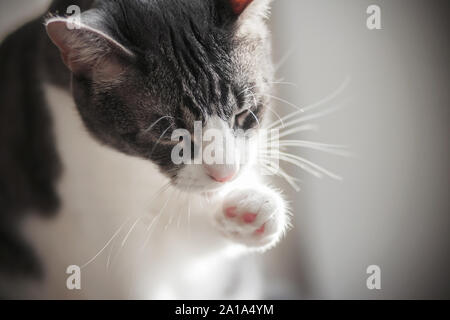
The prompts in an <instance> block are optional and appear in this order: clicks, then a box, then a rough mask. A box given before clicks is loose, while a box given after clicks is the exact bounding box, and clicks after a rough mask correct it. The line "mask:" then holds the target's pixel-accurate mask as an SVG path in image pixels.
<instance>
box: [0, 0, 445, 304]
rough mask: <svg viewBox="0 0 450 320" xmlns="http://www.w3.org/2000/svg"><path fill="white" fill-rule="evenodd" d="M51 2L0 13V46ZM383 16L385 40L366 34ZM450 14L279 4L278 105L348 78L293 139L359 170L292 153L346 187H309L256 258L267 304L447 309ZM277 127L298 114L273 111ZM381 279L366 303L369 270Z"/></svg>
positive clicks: (355, 3)
mask: <svg viewBox="0 0 450 320" xmlns="http://www.w3.org/2000/svg"><path fill="white" fill-rule="evenodd" d="M48 2H49V1H47V0H34V1H28V0H15V1H5V0H1V1H0V37H3V36H5V35H6V34H8V33H9V32H10V31H12V30H14V29H15V28H16V27H18V26H20V25H21V24H22V23H24V22H25V21H26V20H27V19H30V18H32V17H34V16H35V15H37V14H39V13H40V12H43V11H44V10H45V8H46V6H47V4H48ZM372 4H376V5H378V6H379V7H380V8H381V23H382V29H381V30H369V29H368V28H367V25H366V20H367V18H368V16H369V15H368V14H367V13H366V10H367V8H368V7H369V5H372ZM449 12H450V11H449V5H448V1H427V0H422V1H417V0H396V1H388V0H386V1H381V0H373V1H365V0H345V1H338V0H320V1H318V0H295V1H294V0H276V1H275V2H274V4H273V12H272V19H271V22H270V24H271V29H272V32H273V43H274V59H275V61H276V62H277V63H279V69H278V72H277V77H278V80H279V81H283V82H291V83H295V86H294V85H290V84H278V85H277V86H276V89H277V90H276V96H277V97H280V98H281V99H283V100H286V101H289V102H290V103H292V104H295V105H297V106H299V107H307V106H308V105H310V104H312V103H315V102H317V101H320V100H322V99H324V98H326V97H328V96H329V95H330V94H332V93H333V92H335V91H336V89H337V88H339V87H341V86H342V84H343V83H344V82H345V81H346V80H347V79H351V81H350V83H349V84H348V86H346V88H345V90H344V91H343V92H342V93H341V94H340V95H339V96H338V97H337V98H336V99H335V100H333V102H332V103H328V104H326V105H325V106H323V107H322V109H319V110H317V111H318V112H319V111H321V110H327V108H333V107H334V106H336V105H338V104H340V103H342V102H344V103H343V104H342V108H340V109H338V110H337V111H335V112H333V113H331V114H329V115H328V116H326V117H324V118H321V119H318V120H316V121H315V122H314V123H315V124H317V125H319V126H320V131H318V132H312V133H308V134H304V133H303V134H298V136H297V137H296V138H298V139H302V140H311V141H317V142H323V143H336V144H344V145H348V146H349V147H350V149H351V151H352V153H353V154H354V156H352V157H348V158H345V157H337V156H334V155H330V154H324V153H321V152H315V151H309V150H304V149H297V150H291V152H294V151H295V152H296V153H297V154H301V155H302V156H303V157H305V158H308V159H310V160H311V161H313V162H314V163H317V164H320V165H321V166H324V167H326V168H327V169H329V170H331V171H333V172H335V173H337V174H339V175H340V176H342V177H343V181H334V180H332V179H317V178H315V177H312V176H310V175H308V174H306V173H304V172H302V171H301V170H300V169H298V168H295V167H290V166H289V165H286V166H285V170H286V171H287V172H289V174H291V175H292V176H295V177H297V178H299V179H301V181H302V182H301V188H302V190H301V191H300V192H296V191H295V190H293V189H292V188H291V187H289V185H287V184H284V183H283V182H282V181H280V182H279V184H280V186H281V187H282V188H283V189H284V190H286V194H287V197H288V198H289V199H290V200H291V201H292V207H293V213H294V224H295V228H294V229H293V230H292V231H291V232H290V233H289V235H288V237H287V239H286V241H284V242H283V243H282V244H281V245H280V246H279V247H278V248H277V249H275V250H273V251H272V252H270V253H269V254H267V255H265V256H264V257H260V258H258V259H261V260H262V261H261V263H262V264H263V265H264V271H265V278H266V281H265V282H266V290H267V297H269V298H284V299H351V298H356V299H392V298H400V299H418V298H424V299H431V298H447V299H448V298H450V242H449V238H450V237H449V231H450V230H449V229H450V200H449V196H450V194H449V190H450V189H449V182H450V150H449V133H450V130H449V129H450V122H449V120H450V94H449V83H450V59H449V58H450V55H449V48H450V44H449V41H450V34H449V33H450V31H449V30H450V28H449V20H448V13H449ZM276 102H277V103H276V104H277V108H278V110H279V113H280V115H283V114H288V113H290V112H293V111H295V109H293V107H292V106H290V105H288V104H287V103H284V102H281V101H280V100H279V99H278V100H277V101H276ZM370 265H377V266H379V267H380V268H381V290H368V288H367V286H366V279H367V278H368V277H369V275H368V274H367V273H366V270H367V267H368V266H370Z"/></svg>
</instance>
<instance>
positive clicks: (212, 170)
mask: <svg viewBox="0 0 450 320" xmlns="http://www.w3.org/2000/svg"><path fill="white" fill-rule="evenodd" d="M206 172H207V174H208V176H209V177H210V178H211V179H213V180H214V181H217V182H220V183H225V182H228V181H231V180H232V179H233V178H234V176H235V175H236V169H235V168H216V167H208V166H207V167H206Z"/></svg>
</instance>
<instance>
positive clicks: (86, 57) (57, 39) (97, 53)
mask: <svg viewBox="0 0 450 320" xmlns="http://www.w3.org/2000/svg"><path fill="white" fill-rule="evenodd" d="M45 25H46V29H47V33H48V35H49V37H50V39H51V40H52V41H53V43H54V44H55V45H56V46H57V47H58V48H59V51H60V52H61V57H62V59H63V61H64V64H65V65H66V66H67V67H68V68H69V69H70V71H72V73H73V74H75V75H77V76H83V77H87V78H95V79H99V80H103V81H109V80H115V79H117V77H119V76H120V74H121V73H122V72H123V70H124V68H125V67H126V63H127V61H130V59H131V58H133V53H132V52H131V51H129V50H128V49H127V48H125V47H124V46H123V45H121V44H120V43H119V42H117V41H116V40H114V39H113V38H112V37H111V36H109V35H107V34H106V33H105V32H103V31H101V30H100V29H99V28H96V27H94V26H90V25H88V24H83V23H81V21H77V20H76V19H71V20H69V19H66V18H51V19H49V20H47V21H46V24H45Z"/></svg>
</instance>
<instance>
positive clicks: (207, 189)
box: [173, 183, 226, 195]
mask: <svg viewBox="0 0 450 320" xmlns="http://www.w3.org/2000/svg"><path fill="white" fill-rule="evenodd" d="M173 186H174V187H175V188H177V189H179V190H181V191H184V192H186V193H202V194H207V195H213V194H216V193H218V192H220V191H221V190H223V189H225V187H226V184H223V183H212V184H209V185H192V184H182V183H174V184H173Z"/></svg>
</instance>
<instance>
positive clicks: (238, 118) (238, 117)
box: [234, 109, 250, 127]
mask: <svg viewBox="0 0 450 320" xmlns="http://www.w3.org/2000/svg"><path fill="white" fill-rule="evenodd" d="M249 115H250V109H245V110H242V111H240V112H239V113H237V114H235V116H234V125H235V126H237V127H242V126H243V125H244V123H245V120H246V119H247V117H248V116H249Z"/></svg>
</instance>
